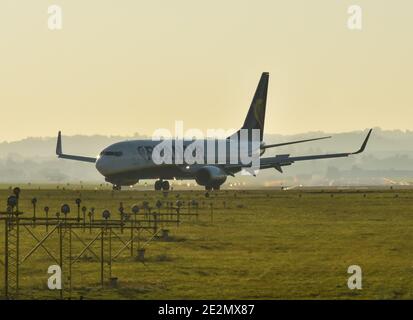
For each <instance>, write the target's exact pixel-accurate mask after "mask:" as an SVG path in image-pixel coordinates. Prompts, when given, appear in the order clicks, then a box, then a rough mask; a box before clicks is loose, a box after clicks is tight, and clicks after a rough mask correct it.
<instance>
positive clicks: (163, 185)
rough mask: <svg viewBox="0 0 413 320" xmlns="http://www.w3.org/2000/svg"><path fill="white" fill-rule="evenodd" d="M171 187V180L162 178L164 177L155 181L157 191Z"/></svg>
mask: <svg viewBox="0 0 413 320" xmlns="http://www.w3.org/2000/svg"><path fill="white" fill-rule="evenodd" d="M169 188H170V186H169V181H166V180H162V179H161V180H156V181H155V190H156V191H160V190H164V191H168V190H169Z"/></svg>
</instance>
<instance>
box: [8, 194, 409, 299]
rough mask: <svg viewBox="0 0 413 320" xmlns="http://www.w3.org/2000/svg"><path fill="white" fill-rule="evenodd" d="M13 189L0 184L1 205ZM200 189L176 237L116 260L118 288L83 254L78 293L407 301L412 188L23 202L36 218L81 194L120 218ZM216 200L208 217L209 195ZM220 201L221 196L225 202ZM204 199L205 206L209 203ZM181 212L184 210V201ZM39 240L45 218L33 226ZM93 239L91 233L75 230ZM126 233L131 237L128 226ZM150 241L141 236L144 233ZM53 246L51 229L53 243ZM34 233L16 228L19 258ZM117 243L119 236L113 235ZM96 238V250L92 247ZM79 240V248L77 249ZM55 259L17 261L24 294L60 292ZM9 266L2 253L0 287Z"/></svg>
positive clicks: (60, 197)
mask: <svg viewBox="0 0 413 320" xmlns="http://www.w3.org/2000/svg"><path fill="white" fill-rule="evenodd" d="M9 194H10V191H9V190H7V189H5V190H0V208H2V209H3V208H5V207H6V199H7V196H8V195H9ZM178 194H179V196H180V197H179V199H181V200H184V201H188V200H190V199H197V200H198V201H199V202H200V204H201V205H200V207H201V208H200V210H199V213H200V216H199V220H198V221H195V219H191V220H190V219H189V218H188V217H187V218H185V219H184V220H183V221H182V224H181V225H180V226H179V227H177V226H176V225H170V226H168V227H167V228H168V229H169V230H170V233H171V236H172V241H168V242H162V241H153V242H151V243H149V245H148V246H147V248H146V261H145V263H142V262H138V261H136V259H135V258H134V257H131V256H130V254H129V255H128V253H127V252H125V254H123V255H122V256H121V257H120V258H119V259H118V260H117V261H115V262H114V263H113V267H112V275H113V276H115V277H118V281H119V283H118V288H116V289H113V288H108V287H105V288H101V287H100V275H99V270H100V269H99V266H100V264H99V263H98V262H96V261H94V260H93V256H92V255H91V254H90V253H89V252H87V253H86V255H85V256H84V257H82V259H80V261H79V262H77V263H76V264H74V265H73V277H72V286H73V288H72V293H71V297H72V298H73V299H78V298H79V297H80V296H82V297H83V298H85V299H106V298H109V299H412V298H413V251H412V250H411V248H412V246H413V206H412V205H413V191H410V190H388V191H384V190H381V191H380V190H341V191H340V190H328V189H325V190H321V189H318V190H317V189H309V190H301V191H299V190H290V191H279V190H276V191H275V190H261V191H220V192H215V193H213V194H212V195H211V197H210V198H205V196H204V192H198V191H196V192H195V191H194V192H189V191H185V192H184V191H182V192H179V191H174V192H171V193H170V194H169V195H168V198H164V197H163V196H162V194H160V193H155V192H138V191H122V192H115V193H113V192H111V191H108V190H103V191H102V190H99V191H96V190H89V191H88V190H82V191H75V190H61V189H60V190H56V189H50V190H43V189H41V190H36V189H35V188H33V189H31V190H23V191H22V194H21V200H20V209H21V210H22V211H24V212H27V213H26V215H28V216H31V212H32V206H31V203H30V199H31V198H32V197H36V198H37V199H38V204H37V208H38V215H41V214H43V212H42V211H43V210H42V208H43V207H44V206H46V205H47V206H49V207H50V208H51V210H50V215H51V216H54V213H55V212H56V211H58V210H59V208H60V206H61V204H63V203H69V204H70V205H71V207H72V212H71V216H72V217H73V216H76V206H75V203H74V199H75V198H77V197H78V196H79V197H81V198H82V200H83V202H82V205H85V206H86V207H88V208H89V207H92V206H93V207H95V208H96V214H97V215H99V216H100V213H101V212H102V210H103V209H105V208H107V209H109V210H111V212H112V215H114V216H117V215H118V213H117V208H118V206H119V202H123V205H124V207H125V208H126V211H130V209H129V208H130V207H131V206H132V205H133V204H135V203H137V204H141V203H142V201H144V200H148V201H149V202H150V203H151V204H153V203H154V202H155V201H156V200H157V199H161V200H166V201H173V202H175V201H176V200H177V195H178ZM210 202H212V203H213V206H214V208H215V209H214V216H213V222H212V223H211V215H210V210H209V207H208V204H209V203H210ZM224 202H225V204H224ZM202 203H204V204H202ZM183 212H186V209H183ZM32 232H34V234H35V235H36V236H38V237H39V238H41V237H42V235H44V228H43V227H39V226H37V227H36V228H34V229H33V230H32ZM76 232H77V233H78V234H79V235H80V236H81V237H82V239H85V241H86V242H88V241H90V239H91V238H92V237H93V234H89V233H88V232H84V233H83V232H82V231H81V230H78V231H76ZM123 236H124V237H127V235H125V234H124V235H123ZM143 241H144V239H143V238H142V242H143ZM46 243H47V244H48V246H49V247H50V248H51V250H52V251H53V252H54V253H56V250H57V247H56V243H57V241H56V239H53V238H51V239H50V240H48V242H46ZM34 244H35V242H34V239H33V238H32V237H31V236H30V235H29V233H28V232H27V231H25V230H24V228H21V250H20V251H21V252H20V254H21V257H23V256H24V255H25V254H26V253H27V252H28V251H29V250H30V249H31V248H32V247H33V246H34ZM113 246H114V248H115V249H116V246H118V248H119V246H120V243H116V242H114V243H113ZM96 248H97V247H95V248H94V250H97V249H96ZM80 250H81V248H80V243H79V242H76V244H75V245H74V247H73V251H74V252H78V251H80ZM0 260H1V261H4V223H3V222H2V224H1V226H0ZM52 264H54V262H53V260H51V259H50V258H49V257H48V256H47V255H46V253H45V251H44V250H43V249H42V248H39V250H38V251H36V252H35V253H34V255H33V256H31V257H30V258H29V259H28V260H27V261H25V262H24V263H23V264H22V265H21V272H20V291H19V295H18V297H17V298H22V299H39V298H52V299H54V298H59V294H58V292H56V291H51V290H49V289H47V279H48V277H49V275H48V274H47V268H48V266H49V265H52ZM350 265H359V266H361V268H362V270H363V289H362V290H349V289H348V287H347V279H348V277H349V276H350V275H349V274H348V273H347V268H348V267H349V266H350ZM3 278H4V266H3V264H2V263H1V262H0V290H1V292H3V287H4V284H3Z"/></svg>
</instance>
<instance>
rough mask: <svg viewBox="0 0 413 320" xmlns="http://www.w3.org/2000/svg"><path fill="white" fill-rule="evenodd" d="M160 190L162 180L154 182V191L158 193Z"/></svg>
mask: <svg viewBox="0 0 413 320" xmlns="http://www.w3.org/2000/svg"><path fill="white" fill-rule="evenodd" d="M161 189H162V180H156V181H155V190H156V191H159V190H161Z"/></svg>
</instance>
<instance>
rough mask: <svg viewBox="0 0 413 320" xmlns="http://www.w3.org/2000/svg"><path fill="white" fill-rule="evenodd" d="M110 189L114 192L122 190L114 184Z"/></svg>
mask: <svg viewBox="0 0 413 320" xmlns="http://www.w3.org/2000/svg"><path fill="white" fill-rule="evenodd" d="M112 189H113V190H115V191H119V190H121V189H122V187H121V186H118V185H116V184H114V185H113V187H112Z"/></svg>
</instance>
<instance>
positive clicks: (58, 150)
mask: <svg viewBox="0 0 413 320" xmlns="http://www.w3.org/2000/svg"><path fill="white" fill-rule="evenodd" d="M56 155H57V157H58V158H62V159H70V160H77V161H83V162H93V163H94V162H96V158H92V157H83V156H75V155H71V154H64V153H63V151H62V133H61V132H60V131H59V133H58V134H57V143H56Z"/></svg>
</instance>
